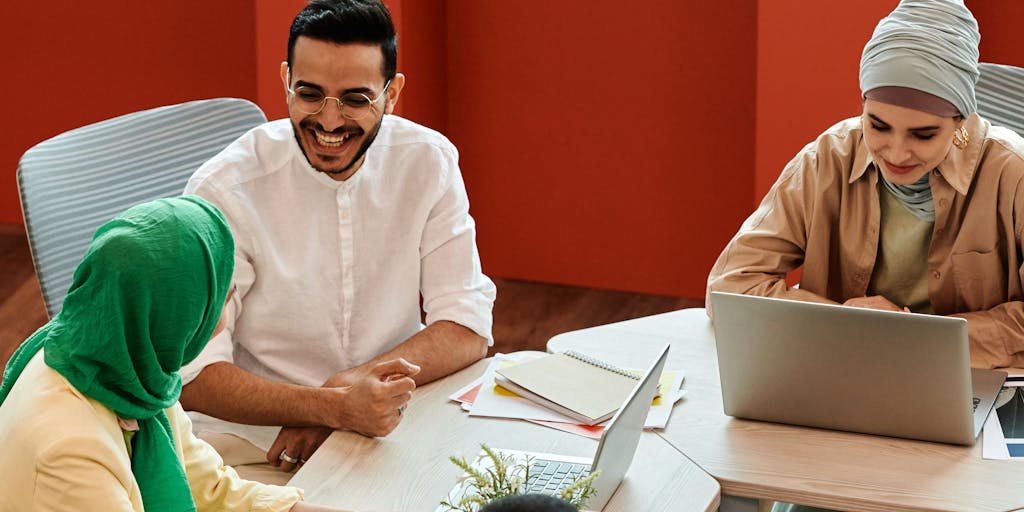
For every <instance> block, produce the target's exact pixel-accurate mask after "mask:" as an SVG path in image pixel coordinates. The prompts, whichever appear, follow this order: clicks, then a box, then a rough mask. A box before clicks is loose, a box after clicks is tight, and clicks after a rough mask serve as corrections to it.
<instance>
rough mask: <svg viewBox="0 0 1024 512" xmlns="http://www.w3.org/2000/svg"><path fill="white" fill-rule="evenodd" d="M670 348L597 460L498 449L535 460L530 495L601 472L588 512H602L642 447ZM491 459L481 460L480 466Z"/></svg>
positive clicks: (608, 434) (618, 417)
mask: <svg viewBox="0 0 1024 512" xmlns="http://www.w3.org/2000/svg"><path fill="white" fill-rule="evenodd" d="M668 349H669V345H665V347H664V348H662V350H661V353H660V355H659V356H658V359H657V360H656V361H655V362H654V363H653V364H652V365H651V367H650V368H649V369H648V370H647V372H646V373H644V376H643V378H641V379H640V381H639V382H638V383H637V385H636V387H634V388H633V391H632V392H630V394H629V396H628V397H626V401H625V402H624V403H623V405H622V407H620V408H619V410H618V412H616V413H615V416H613V417H612V419H611V420H609V422H608V424H607V425H606V426H605V429H604V433H603V434H601V441H600V442H599V443H598V445H597V452H596V453H594V458H593V459H588V458H584V457H572V456H568V455H557V454H551V453H535V452H524V451H520V450H508V449H501V448H498V449H495V451H497V452H499V453H501V454H502V455H512V456H514V457H515V458H516V460H517V461H520V462H522V461H524V460H526V459H527V458H529V459H530V460H531V464H530V480H529V481H528V482H527V486H528V487H527V492H530V493H542V494H550V495H556V496H557V495H558V494H560V493H561V492H562V490H563V489H564V488H566V487H568V486H569V484H571V483H572V481H573V480H574V478H576V477H577V476H581V475H586V474H589V473H590V472H592V471H595V470H596V471H600V473H599V474H598V476H597V478H596V479H595V480H594V483H593V486H594V490H595V491H596V492H595V493H594V495H593V496H592V497H591V498H590V499H589V500H588V501H587V505H586V508H587V510H601V509H603V508H604V506H605V505H606V504H607V503H608V501H609V500H610V499H611V497H612V495H613V494H615V490H616V489H618V487H619V484H620V483H621V482H622V479H623V477H625V476H626V470H628V469H629V465H630V464H631V463H632V461H633V455H634V454H635V453H636V447H637V445H638V444H639V443H640V434H641V433H642V432H643V429H644V422H645V421H646V420H647V413H648V412H649V411H650V410H651V402H653V400H654V393H655V392H656V391H657V389H658V381H659V379H660V378H661V372H662V370H663V369H664V368H665V361H666V359H667V357H668ZM486 461H488V459H486V458H480V459H479V460H478V463H480V462H486ZM461 492H464V489H460V488H459V486H456V489H455V490H453V493H452V494H453V496H458V495H460V493H461Z"/></svg>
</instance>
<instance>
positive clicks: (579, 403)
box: [494, 350, 640, 425]
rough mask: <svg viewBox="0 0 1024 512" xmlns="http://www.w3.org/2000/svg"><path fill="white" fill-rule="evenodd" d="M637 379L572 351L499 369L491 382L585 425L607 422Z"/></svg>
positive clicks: (614, 367)
mask: <svg viewBox="0 0 1024 512" xmlns="http://www.w3.org/2000/svg"><path fill="white" fill-rule="evenodd" d="M639 380H640V376H639V375H637V374H635V373H631V372H629V371H628V370H623V369H622V368H618V367H616V366H614V365H611V364H608V363H606V362H604V361H601V360H598V359H595V358H592V357H590V356H587V355H586V354H581V353H579V352H575V351H572V350H569V351H566V352H560V353H557V354H549V355H546V356H544V357H540V358H537V359H534V360H532V361H527V362H525V363H522V364H517V365H515V366H509V367H505V368H501V369H499V370H498V371H497V373H496V374H495V376H494V382H495V383H496V384H497V385H499V386H501V387H503V388H505V389H508V390H509V391H511V392H513V393H515V394H517V395H519V396H521V397H523V398H526V399H528V400H531V401H533V402H536V403H538V404H540V405H543V406H545V407H547V408H549V409H552V410H554V411H556V412H558V413H561V414H564V415H566V416H568V417H570V418H572V419H574V420H575V421H578V422H580V423H583V424H585V425H596V424H598V423H601V422H604V421H607V420H608V419H609V418H611V417H612V416H613V415H614V414H615V411H617V410H618V409H619V407H621V406H622V403H623V402H624V401H625V400H626V397H627V396H629V393H630V392H631V391H632V390H633V388H634V387H635V386H636V384H637V382H638V381H639Z"/></svg>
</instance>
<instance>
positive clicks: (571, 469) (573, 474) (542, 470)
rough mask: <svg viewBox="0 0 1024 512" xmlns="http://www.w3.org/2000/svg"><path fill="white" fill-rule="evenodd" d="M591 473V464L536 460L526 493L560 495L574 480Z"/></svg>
mask: <svg viewBox="0 0 1024 512" xmlns="http://www.w3.org/2000/svg"><path fill="white" fill-rule="evenodd" d="M589 471H590V465H589V464H572V463H569V462H559V461H555V460H545V459H535V460H534V461H533V464H531V465H530V479H529V480H527V482H526V492H536V493H541V494H559V493H561V492H562V489H565V488H566V487H568V486H569V485H570V484H572V482H573V480H575V479H576V478H578V477H580V476H581V475H586V474H587V473H588V472H589Z"/></svg>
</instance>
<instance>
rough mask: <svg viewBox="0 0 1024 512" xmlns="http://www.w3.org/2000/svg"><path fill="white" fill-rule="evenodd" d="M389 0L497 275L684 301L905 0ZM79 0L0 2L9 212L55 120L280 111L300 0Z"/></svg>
mask: <svg viewBox="0 0 1024 512" xmlns="http://www.w3.org/2000/svg"><path fill="white" fill-rule="evenodd" d="M386 2H387V4H388V5H389V6H390V7H391V9H392V12H393V14H394V17H395V21H396V25H397V29H398V33H399V69H400V71H402V72H404V73H405V74H406V76H407V79H408V81H407V87H406V89H405V91H404V92H403V94H402V100H401V102H400V104H399V108H398V112H399V113H400V114H401V115H404V116H406V117H409V118H411V119H413V120H416V121H417V122H420V123H422V124H425V125H427V126H430V127H432V128H436V129H438V130H440V131H442V132H444V133H445V134H447V135H448V136H449V137H450V138H451V139H452V140H453V141H454V142H455V144H456V145H457V146H458V147H459V149H460V151H461V155H462V167H463V172H464V174H465V177H466V182H467V187H468V189H469V193H470V197H471V201H472V213H473V215H474V216H475V217H476V219H477V222H478V224H479V244H480V249H481V253H482V257H483V263H484V268H485V270H486V271H487V272H488V273H490V274H492V275H496V276H502V277H513V278H524V279H531V280H538V281H548V282H555V283H567V284H575V285H586V286H594V287H602V288H612V289H623V290H631V291H640V292H654V293H666V294H673V295H683V296H690V297H701V296H703V289H704V279H705V276H706V273H707V271H708V268H709V267H710V265H711V264H712V262H713V261H714V259H715V257H717V255H718V252H719V251H720V249H721V247H722V246H723V245H724V243H725V242H726V241H727V240H728V239H729V238H730V237H731V236H732V234H733V233H734V232H735V230H736V228H737V227H738V226H739V223H740V222H741V221H742V219H743V218H744V217H746V215H747V214H749V212H750V211H751V209H752V208H753V206H754V205H755V204H756V203H757V202H759V200H760V198H761V196H762V195H763V194H764V192H765V191H766V190H767V189H768V187H769V186H770V185H771V183H773V182H774V180H775V178H776V176H777V175H778V173H779V171H780V170H781V169H782V167H783V165H785V163H786V162H787V161H788V160H789V159H790V158H791V157H792V156H793V154H795V153H796V152H797V151H798V150H799V149H800V147H802V146H803V145H804V144H806V143H807V142H808V141H810V140H811V139H813V138H814V137H815V136H816V135H817V134H818V133H820V132H821V131H822V130H824V129H825V128H826V127H828V126H829V125H830V124H832V123H833V122H835V121H837V120H838V119H840V118H843V117H846V116H851V115H856V114H857V113H858V110H859V102H860V100H859V97H860V93H859V90H858V85H857V65H858V62H859V58H860V51H861V48H862V47H863V45H864V43H865V42H866V41H867V38H868V37H869V36H870V34H871V31H872V29H873V27H874V25H875V23H876V22H877V20H878V19H879V18H881V17H882V16H884V15H885V14H886V13H888V12H889V11H890V10H891V9H892V8H893V7H894V6H895V4H896V0H864V1H863V2H857V3H855V4H849V5H846V4H842V3H833V2H829V3H828V5H827V6H825V4H822V3H821V2H817V1H814V0H727V1H720V2H699V1H696V0H686V1H678V0H655V1H650V2H645V3H643V4H636V5H633V4H624V3H623V2H621V1H618V0H594V1H590V2H587V3H586V4H585V8H582V7H581V5H583V4H581V3H580V2H578V1H577V0H550V1H546V2H542V1H540V0H529V1H522V2H497V1H494V2H492V1H486V2H472V1H454V0H431V1H430V2H424V1H422V0H386ZM65 4H67V5H63V6H62V8H61V9H60V10H57V9H53V8H50V9H49V10H48V11H46V13H45V23H40V22H37V21H33V18H39V17H41V16H42V15H40V14H38V12H37V11H38V9H36V8H34V6H30V4H29V3H28V2H26V1H24V0H10V1H7V2H3V3H0V44H3V45H4V47H5V48H8V53H9V54H10V55H11V56H12V58H13V60H12V62H11V64H12V66H10V67H9V69H10V70H12V72H10V73H8V74H7V78H5V79H4V80H2V81H0V84H2V85H0V87H2V88H0V101H2V102H3V105H4V109H3V111H4V113H5V114H6V119H5V121H6V122H7V127H8V128H7V129H5V130H4V133H5V137H4V138H3V140H2V141H0V168H2V169H3V170H2V171H0V175H2V176H3V178H0V222H21V215H20V210H19V207H18V202H17V191H16V186H15V180H14V173H15V168H16V166H17V160H18V158H19V157H20V155H21V154H22V153H23V152H24V151H25V150H26V149H27V148H28V147H30V146H32V145H33V144H35V143H37V142H39V141H41V140H43V139H45V138H47V137H50V136H52V135H55V134H57V133H60V132H62V131H65V130H68V129H71V128H73V127H76V126H81V125H83V124H87V123H90V122H94V121H97V120H100V119H104V118H108V117H111V116H113V115H117V114H121V113H126V112H131V111H134V110H138V109H143V108H149V107H153V106H158V105H163V104H169V103H175V102H180V101H186V100H190V99H199V98H209V97H216V96H236V97H243V98H248V99H252V100H254V101H256V102H257V103H259V104H260V106H261V107H262V108H263V109H264V111H265V112H266V113H267V116H268V117H269V118H271V119H275V118H280V117H283V116H285V115H286V107H285V101H284V94H283V91H282V90H281V84H280V80H279V77H278V66H279V63H280V62H281V60H283V59H284V57H285V51H286V40H287V33H288V26H289V24H290V22H291V19H292V17H293V16H294V14H295V12H297V11H298V10H299V9H300V8H301V7H302V6H303V5H304V4H305V0H227V1H222V2H199V1H197V0H179V1H177V2H163V3H152V4H151V3H147V4H146V7H145V8H139V7H138V6H139V5H140V4H138V2H130V1H128V0H108V1H105V2H89V3H88V5H87V6H86V4H82V5H78V4H75V3H70V2H67V3H65ZM968 5H969V6H970V7H971V8H972V9H974V12H975V15H976V16H977V17H978V20H979V24H980V25H981V30H982V34H983V40H982V48H981V49H982V60H984V61H994V62H1003V63H1008V64H1014V65H1018V66H1024V47H1022V46H1021V45H1020V44H1018V39H1019V36H1018V35H1017V28H1018V27H1019V25H1020V23H1019V22H1020V20H1021V19H1024V3H1021V2H1019V1H1018V0H968ZM826 11H827V12H826ZM823 19H825V20H827V23H825V24H823V23H822V20H823ZM40 26H43V27H44V29H42V30H41V29H39V28H38V27H40ZM40 97H41V98H45V100H43V101H42V102H40V100H38V99H37V98H40Z"/></svg>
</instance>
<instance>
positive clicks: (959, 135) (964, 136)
mask: <svg viewBox="0 0 1024 512" xmlns="http://www.w3.org/2000/svg"><path fill="white" fill-rule="evenodd" d="M970 142H971V134H969V133H967V128H965V127H963V126H961V127H960V128H957V129H956V130H953V145H954V146H956V148H957V149H964V148H966V147H967V144H968V143H970Z"/></svg>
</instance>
